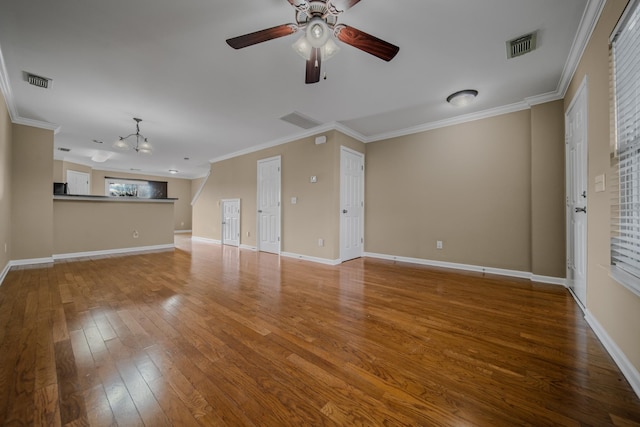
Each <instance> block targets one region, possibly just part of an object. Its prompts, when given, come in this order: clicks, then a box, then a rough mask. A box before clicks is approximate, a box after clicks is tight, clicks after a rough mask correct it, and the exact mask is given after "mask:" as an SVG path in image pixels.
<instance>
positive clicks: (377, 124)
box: [0, 0, 602, 178]
mask: <svg viewBox="0 0 640 427" xmlns="http://www.w3.org/2000/svg"><path fill="white" fill-rule="evenodd" d="M601 4H602V0H535V1H531V0H484V1H477V0H458V1H450V0H431V1H424V0H404V1H389V0H362V1H360V3H358V4H356V5H355V6H354V7H353V8H351V9H349V10H347V11H346V12H344V13H343V14H341V15H340V17H339V22H340V23H346V24H348V25H350V26H353V27H356V28H358V29H360V30H362V31H365V32H367V33H369V34H372V35H375V36H377V37H379V38H381V39H384V40H386V41H388V42H390V43H393V44H395V45H397V46H399V47H400V52H399V53H398V55H397V56H396V57H395V58H394V59H393V60H392V61H391V62H384V61H382V60H380V59H378V58H375V57H373V56H371V55H368V54H366V53H364V52H362V51H360V50H357V49H355V48H353V47H351V46H349V45H345V44H341V43H340V42H337V43H338V44H340V46H341V48H342V50H341V51H340V52H339V53H338V54H337V55H336V56H335V57H334V58H332V59H331V60H330V61H327V62H325V63H323V64H322V68H323V72H326V73H327V79H326V80H320V82H319V83H317V84H313V85H306V84H305V83H304V76H305V72H304V70H305V62H304V60H303V59H301V58H300V57H299V56H298V55H297V54H296V53H295V52H294V51H293V50H292V48H291V44H292V43H293V42H294V41H295V40H297V38H298V37H299V36H298V35H296V34H294V35H292V36H288V37H284V38H280V39H277V40H271V41H268V42H265V43H262V44H258V45H255V46H251V47H248V48H245V49H241V50H234V49H232V48H230V47H229V46H228V45H227V44H226V43H225V40H226V39H227V38H230V37H235V36H238V35H242V34H245V33H249V32H253V31H257V30H261V29H264V28H268V27H273V26H276V25H280V24H284V23H289V22H294V21H295V20H294V11H293V8H292V7H291V5H290V4H289V3H288V2H287V1H286V0H233V1H212V0H206V1H205V0H182V1H179V2H178V1H175V0H136V1H129V0H109V1H104V0H100V1H99V0H57V1H51V0H29V1H13V0H1V6H0V10H1V13H0V49H1V52H0V54H1V55H2V56H1V57H0V60H2V59H3V60H4V67H0V87H1V88H2V90H3V92H4V94H5V98H6V99H7V105H8V107H9V110H10V114H11V117H12V120H13V121H14V122H16V123H25V124H31V125H35V126H40V127H48V128H53V129H59V130H58V131H57V133H56V134H55V140H54V144H55V147H56V148H57V147H67V148H70V149H71V151H70V152H69V153H63V152H61V151H58V150H54V156H55V158H57V159H66V160H68V161H72V162H77V163H82V164H86V165H91V166H93V167H94V168H97V169H104V170H122V171H127V172H129V171H130V170H131V169H139V170H140V171H141V172H142V173H147V174H155V175H167V172H168V170H169V169H177V170H179V171H180V173H179V174H178V175H177V176H179V177H187V178H192V177H196V176H203V175H204V174H205V173H206V172H207V171H208V169H209V162H210V161H212V160H216V159H220V158H226V157H230V156H232V155H233V154H234V153H240V152H247V151H250V150H252V149H255V148H256V147H257V146H267V145H273V144H276V143H280V142H286V141H290V140H294V139H297V138H299V137H301V136H308V135H313V134H317V133H321V132H322V131H326V130H327V129H340V130H341V131H343V132H345V133H348V134H349V135H352V136H354V137H356V138H358V139H360V140H361V141H364V142H369V141H375V140H378V139H381V138H386V137H389V136H395V135H400V134H403V133H410V132H414V131H418V130H422V129H427V128H429V127H434V126H438V125H442V124H446V123H453V122H455V121H460V120H464V119H469V118H477V117H481V116H486V115H491V114H495V113H497V112H502V111H509V110H515V109H522V108H526V106H527V105H529V104H530V103H536V102H540V101H546V100H551V99H559V98H561V97H562V96H563V95H564V91H565V90H566V85H567V83H568V80H569V78H570V77H571V74H572V73H573V70H574V69H575V65H576V63H577V59H578V57H579V55H580V54H581V52H582V49H583V48H584V44H585V40H586V39H587V37H588V35H589V33H590V31H591V27H590V26H592V25H593V22H595V18H594V16H595V15H597V14H598V13H599V11H600V7H601ZM585 11H586V12H585ZM535 30H537V31H538V49H537V50H536V51H534V52H532V53H529V54H527V55H524V56H521V57H518V58H515V59H511V60H507V58H506V47H505V42H506V41H507V40H511V39H513V38H516V37H518V36H520V35H523V34H526V33H529V32H532V31H535ZM0 65H2V64H0ZM24 72H30V73H34V74H37V75H41V76H45V77H49V78H51V79H53V84H52V86H51V88H50V89H46V90H45V89H42V88H37V87H34V86H31V85H29V84H27V83H26V81H25V79H24ZM469 88H472V89H477V90H478V91H479V92H480V94H479V96H478V98H477V99H476V101H475V102H474V103H473V104H472V105H470V106H467V107H463V108H457V109H456V108H454V107H452V106H451V105H449V104H447V103H446V101H445V98H446V97H447V96H448V95H449V94H451V93H452V92H455V91H457V90H461V89H469ZM294 111H296V112H300V113H302V114H304V115H306V116H308V117H310V118H313V119H315V120H316V121H318V122H320V123H323V125H321V126H320V127H318V128H317V129H312V130H309V131H305V130H304V129H301V128H298V127H296V126H293V125H291V124H289V123H286V122H284V121H281V120H280V119H279V118H280V117H282V116H284V115H287V114H289V113H292V112H294ZM133 117H140V118H142V119H143V122H142V123H141V125H140V126H141V132H142V133H143V134H144V135H145V136H147V137H148V138H149V140H150V141H151V142H152V143H153V144H154V153H153V154H152V155H151V156H145V155H142V154H136V153H135V152H133V151H130V152H121V151H118V150H117V149H115V148H112V143H113V141H114V140H115V139H117V137H118V136H125V135H127V134H129V133H132V132H134V130H135V123H134V121H133V120H132V118H133ZM94 139H95V140H99V141H104V143H103V144H97V143H95V142H93V141H92V140H94ZM98 150H102V151H108V152H112V155H111V156H112V157H111V158H110V159H109V160H107V161H106V162H104V163H94V162H92V161H91V159H90V158H91V156H93V155H94V154H95V153H96V151H98ZM185 157H188V158H189V160H185V159H184V158H185Z"/></svg>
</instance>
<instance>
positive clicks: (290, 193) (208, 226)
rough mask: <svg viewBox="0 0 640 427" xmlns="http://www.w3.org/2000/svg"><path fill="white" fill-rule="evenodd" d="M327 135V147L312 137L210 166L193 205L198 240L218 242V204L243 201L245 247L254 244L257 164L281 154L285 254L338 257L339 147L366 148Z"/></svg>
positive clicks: (242, 214)
mask: <svg viewBox="0 0 640 427" xmlns="http://www.w3.org/2000/svg"><path fill="white" fill-rule="evenodd" d="M325 135H326V136H327V142H326V143H325V144H321V145H316V144H315V142H314V137H309V138H304V139H301V140H298V141H294V142H290V143H288V144H283V145H280V146H277V147H272V148H268V149H265V150H261V151H258V152H255V153H250V154H247V155H244V156H240V157H236V158H233V159H228V160H224V161H220V162H217V163H214V164H212V165H211V175H210V176H209V179H208V180H207V183H206V185H205V186H204V188H203V191H202V193H201V194H200V197H199V198H198V200H197V202H196V205H195V206H194V207H193V218H194V219H193V233H194V236H199V237H205V238H209V239H216V240H220V237H221V235H220V233H221V227H220V224H221V211H220V201H221V200H222V199H233V198H239V199H241V244H243V245H248V246H256V238H255V236H256V197H257V162H258V160H260V159H266V158H270V157H274V156H281V165H282V251H283V252H289V253H293V254H298V255H305V256H310V257H317V258H323V259H329V260H335V259H337V258H338V257H339V241H338V238H339V227H338V221H339V212H338V206H339V169H340V164H339V159H340V145H341V144H342V145H347V146H349V147H350V148H353V149H356V150H359V151H361V152H364V144H362V143H360V142H357V141H355V140H353V139H351V138H349V137H346V136H345V135H342V134H340V133H338V132H335V131H332V132H328V133H326V134H325ZM312 175H315V176H317V183H315V184H312V183H310V182H309V177H310V176H312ZM194 187H196V188H194V191H196V190H197V188H198V187H197V186H196V185H194ZM337 190H338V191H337ZM292 197H296V198H297V203H296V204H292V203H291V198H292ZM247 233H248V234H247ZM320 238H322V239H324V241H325V245H324V246H323V247H319V246H318V239H320Z"/></svg>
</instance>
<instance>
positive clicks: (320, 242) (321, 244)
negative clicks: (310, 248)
mask: <svg viewBox="0 0 640 427" xmlns="http://www.w3.org/2000/svg"><path fill="white" fill-rule="evenodd" d="M318 246H321V247H322V246H324V239H318Z"/></svg>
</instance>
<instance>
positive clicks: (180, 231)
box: [173, 230, 192, 234]
mask: <svg viewBox="0 0 640 427" xmlns="http://www.w3.org/2000/svg"><path fill="white" fill-rule="evenodd" d="M191 231H192V230H174V231H173V234H189V233H191Z"/></svg>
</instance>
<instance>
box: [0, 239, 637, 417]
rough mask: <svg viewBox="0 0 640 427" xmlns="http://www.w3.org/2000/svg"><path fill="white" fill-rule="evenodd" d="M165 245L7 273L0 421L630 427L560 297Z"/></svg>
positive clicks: (435, 272) (495, 283)
mask: <svg viewBox="0 0 640 427" xmlns="http://www.w3.org/2000/svg"><path fill="white" fill-rule="evenodd" d="M176 244H177V247H178V248H177V249H176V250H174V251H165V252H158V253H148V254H141V255H135V256H121V257H105V258H96V259H86V260H75V261H69V262H56V263H55V264H51V265H46V266H42V267H38V268H21V269H13V270H11V271H10V272H9V274H8V275H7V277H6V279H5V281H4V284H3V285H2V286H1V287H0V425H5V426H14V425H16V426H18V425H34V426H85V425H91V426H112V425H119V426H138V425H146V426H172V425H173V426H223V425H224V426H226V425H230V426H245V425H247V426H289V425H309V426H322V425H329V426H336V425H367V426H378V425H421V426H502V425H505V426H520V425H531V426H546V425H559V426H584V425H593V426H605V425H618V426H631V425H640V400H639V399H638V397H637V396H636V395H635V394H634V393H633V391H632V389H631V387H630V386H629V384H628V383H627V381H626V380H625V379H624V377H623V376H622V375H621V373H620V372H619V370H618V369H617V367H616V366H615V364H614V363H613V361H612V360H611V358H610V357H609V356H608V354H607V353H606V351H605V350H604V348H603V347H602V345H601V344H600V343H599V341H598V340H597V339H596V337H595V335H594V334H593V332H592V331H591V330H590V329H589V327H588V326H587V324H586V322H585V321H584V319H583V316H582V313H581V311H580V310H579V308H578V307H577V306H576V304H575V303H574V301H573V300H572V298H571V297H570V296H569V294H568V293H567V291H566V290H565V289H563V288H562V287H559V286H552V285H543V284H535V283H530V282H528V281H524V280H515V279H509V278H501V277H495V276H483V275H481V274H464V273H459V272H452V271H446V270H442V269H433V268H427V267H423V266H416V265H410V264H401V263H395V262H390V261H381V260H372V259H359V260H354V261H350V262H348V263H345V264H343V265H340V266H337V267H331V266H324V265H319V264H312V263H308V262H304V261H299V260H294V259H287V258H279V257H277V256H275V255H271V254H265V253H255V252H251V251H246V250H238V249H237V248H231V247H221V246H219V245H214V244H206V243H200V242H192V241H191V240H190V238H189V236H178V237H177V240H176Z"/></svg>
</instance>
